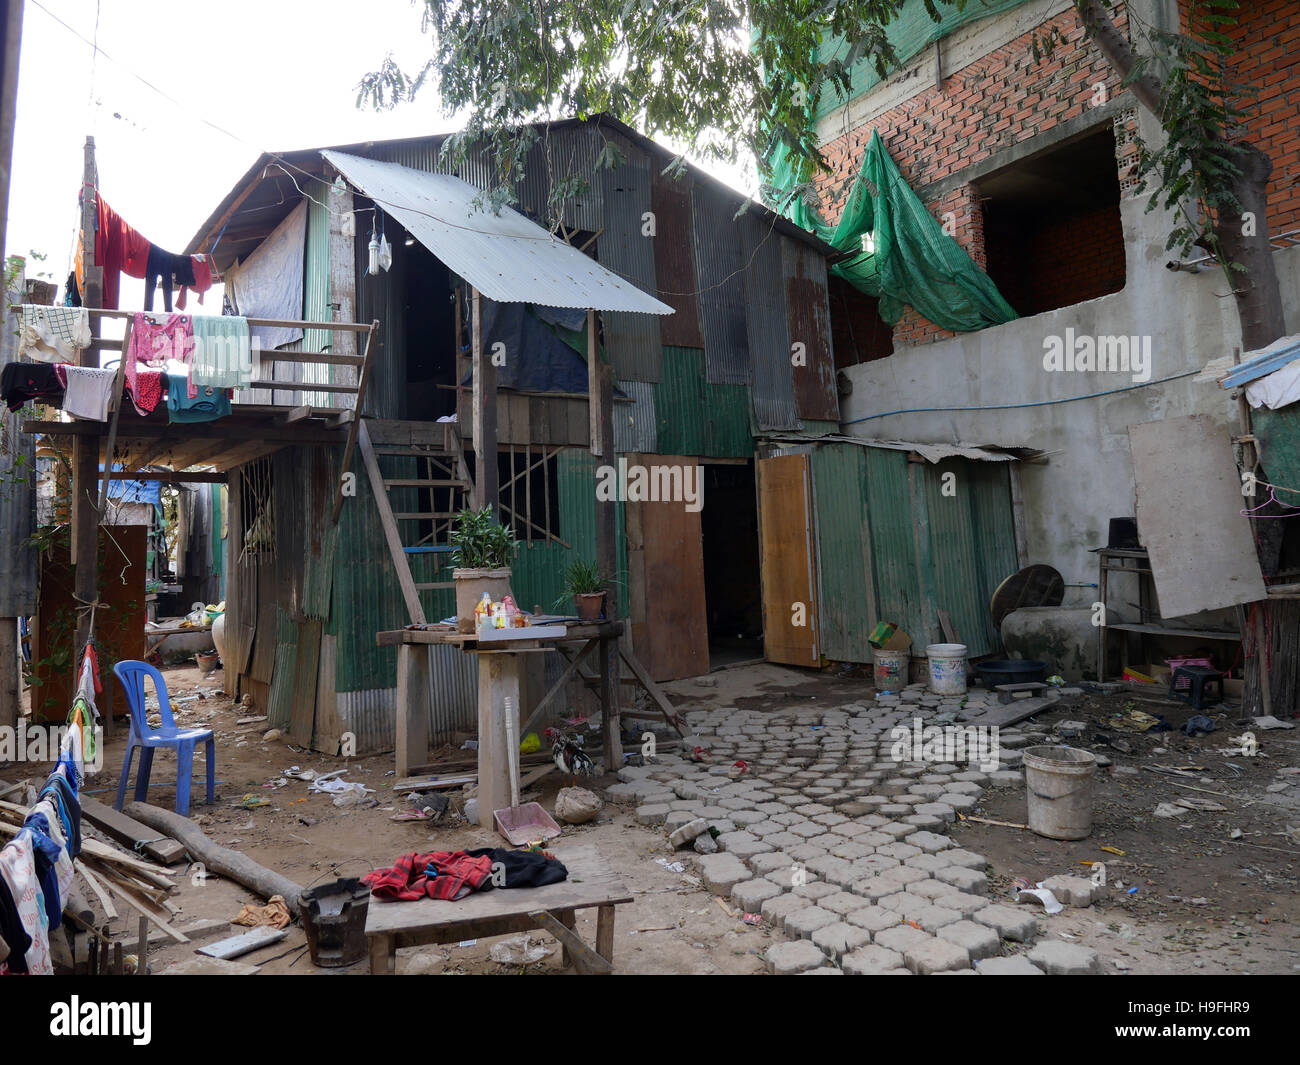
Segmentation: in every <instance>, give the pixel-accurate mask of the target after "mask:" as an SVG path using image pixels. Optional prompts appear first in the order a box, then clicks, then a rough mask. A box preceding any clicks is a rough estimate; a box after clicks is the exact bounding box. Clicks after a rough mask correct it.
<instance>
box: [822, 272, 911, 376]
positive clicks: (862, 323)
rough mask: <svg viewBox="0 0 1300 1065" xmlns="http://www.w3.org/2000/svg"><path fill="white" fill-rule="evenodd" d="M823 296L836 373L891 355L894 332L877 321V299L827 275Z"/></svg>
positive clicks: (891, 328) (840, 279)
mask: <svg viewBox="0 0 1300 1065" xmlns="http://www.w3.org/2000/svg"><path fill="white" fill-rule="evenodd" d="M826 295H827V298H828V302H829V303H830V309H831V346H832V347H833V348H834V349H835V368H836V369H837V370H843V369H844V368H845V367H848V366H856V365H857V364H858V363H860V362H871V361H872V360H874V359H883V358H885V356H887V355H892V354H894V330H893V327H892V326H891V325H889V323H887V322H886V321H885V320H884V319H883V318H881V317H880V301H879V300H878V299H876V298H875V297H874V296H868V295H867V294H866V293H865V292H861V291H859V290H858V289H856V288H854V287H853V286H852V285H850V284H849V283H848V282H847V281H845V280H844V279H843V278H841V277H836V276H835V275H834V274H828V275H827V278H826Z"/></svg>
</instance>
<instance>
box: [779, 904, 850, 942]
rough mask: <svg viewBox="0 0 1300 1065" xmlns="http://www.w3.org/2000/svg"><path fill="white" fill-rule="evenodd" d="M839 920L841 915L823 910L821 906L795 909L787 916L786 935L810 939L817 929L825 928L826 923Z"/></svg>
mask: <svg viewBox="0 0 1300 1065" xmlns="http://www.w3.org/2000/svg"><path fill="white" fill-rule="evenodd" d="M838 920H839V915H838V914H834V913H831V911H830V910H823V909H822V908H821V907H820V906H808V907H805V908H804V909H802V910H795V911H794V912H793V913H791V914H790V915H789V916H787V917H786V919H785V926H784V930H785V933H786V935H789V936H799V937H800V938H802V939H809V938H811V937H812V934H813V933H814V932H816V931H817V929H819V928H825V927H826V925H828V924H834V923H835V922H836V921H838Z"/></svg>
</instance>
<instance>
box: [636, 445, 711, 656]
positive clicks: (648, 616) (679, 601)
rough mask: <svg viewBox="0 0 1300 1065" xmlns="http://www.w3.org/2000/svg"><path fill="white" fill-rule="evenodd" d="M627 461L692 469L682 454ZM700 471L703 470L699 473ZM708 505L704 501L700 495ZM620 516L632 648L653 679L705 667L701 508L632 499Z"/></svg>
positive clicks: (706, 638)
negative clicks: (623, 525) (624, 518)
mask: <svg viewBox="0 0 1300 1065" xmlns="http://www.w3.org/2000/svg"><path fill="white" fill-rule="evenodd" d="M623 457H624V458H626V460H627V462H628V465H629V466H632V465H641V466H643V467H645V468H647V469H649V468H651V467H653V466H681V467H687V466H691V467H694V466H696V465H697V463H696V461H695V460H694V459H691V458H686V457H683V456H681V455H625V456H623ZM700 476H701V477H703V470H702V469H701V471H700ZM704 505H705V506H707V505H708V500H707V499H705V500H704ZM625 513H626V515H627V569H628V585H629V588H628V608H629V612H630V621H631V629H632V647H633V650H634V651H635V652H636V655H637V657H638V658H639V659H640V660H641V663H642V665H644V666H645V668H646V671H647V672H648V673H649V674H650V677H651V679H652V680H657V681H663V680H677V679H678V678H679V677H698V676H700V675H701V674H703V673H707V672H708V671H709V625H708V616H707V614H706V612H705V605H704V535H703V530H702V527H701V524H700V512H699V511H698V510H696V511H690V510H687V509H686V504H685V503H684V502H681V501H668V502H664V501H658V502H653V501H636V500H632V499H629V500H628V501H627V503H626V504H625Z"/></svg>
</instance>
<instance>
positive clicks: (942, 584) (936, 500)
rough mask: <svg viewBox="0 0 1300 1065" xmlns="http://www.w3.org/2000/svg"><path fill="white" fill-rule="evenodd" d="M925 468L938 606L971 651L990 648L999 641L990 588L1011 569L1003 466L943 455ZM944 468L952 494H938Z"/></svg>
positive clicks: (1010, 530) (1013, 564) (1012, 558)
mask: <svg viewBox="0 0 1300 1065" xmlns="http://www.w3.org/2000/svg"><path fill="white" fill-rule="evenodd" d="M924 473H925V493H926V503H927V504H928V506H929V511H930V544H931V556H932V558H933V564H934V576H935V594H936V603H937V606H938V608H939V609H941V610H946V611H947V612H948V615H949V617H951V618H952V623H953V627H954V628H955V629H956V630H957V634H958V637H959V638H960V640H961V642H962V643H964V644H965V645H966V646H967V647H968V648H969V649H970V653H971V654H972V655H987V654H992V653H993V652H994V651H996V650H997V649H998V647H999V646H1000V645H1001V642H1002V641H1001V639H1000V637H999V635H998V632H997V630H996V629H995V628H994V627H993V619H992V617H991V616H990V615H989V600H990V599H991V598H992V596H993V589H994V588H996V587H997V586H998V584H999V583H1000V582H1001V581H1002V580H1003V579H1004V578H1006V577H1008V576H1010V575H1011V574H1012V573H1014V572H1015V571H1016V541H1015V532H1014V530H1013V528H1012V525H1011V482H1010V478H1009V475H1008V472H1007V469H1006V466H1005V465H1004V464H1002V463H997V464H994V463H989V462H973V461H971V460H968V459H947V460H945V461H943V462H941V463H938V464H937V465H928V464H927V465H926V466H925V467H924ZM946 473H951V474H953V475H954V478H953V480H952V482H951V483H952V485H953V491H954V492H955V494H954V495H944V494H943V481H944V474H946Z"/></svg>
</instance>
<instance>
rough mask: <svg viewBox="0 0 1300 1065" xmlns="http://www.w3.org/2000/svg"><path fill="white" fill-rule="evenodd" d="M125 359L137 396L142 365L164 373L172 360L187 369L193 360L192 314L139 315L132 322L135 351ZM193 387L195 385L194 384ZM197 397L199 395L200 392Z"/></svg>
mask: <svg viewBox="0 0 1300 1065" xmlns="http://www.w3.org/2000/svg"><path fill="white" fill-rule="evenodd" d="M125 358H126V367H125V373H126V383H127V386H128V387H129V388H130V389H131V392H132V394H133V395H134V394H135V390H136V372H137V366H138V365H139V364H143V365H145V366H147V367H149V368H150V369H154V370H164V369H166V367H167V361H168V360H169V359H175V360H176V361H178V362H183V363H185V365H186V366H188V365H189V364H190V363H191V362H192V361H193V359H194V322H193V320H192V319H191V318H190V316H189V315H188V314H149V313H144V312H137V313H136V315H135V317H134V318H133V319H132V321H131V348H130V350H129V351H128V352H126V353H125ZM190 388H192V389H193V388H194V386H193V385H192V384H191V385H190ZM194 395H195V396H197V395H198V392H197V390H195V392H194ZM191 398H193V397H191Z"/></svg>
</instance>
